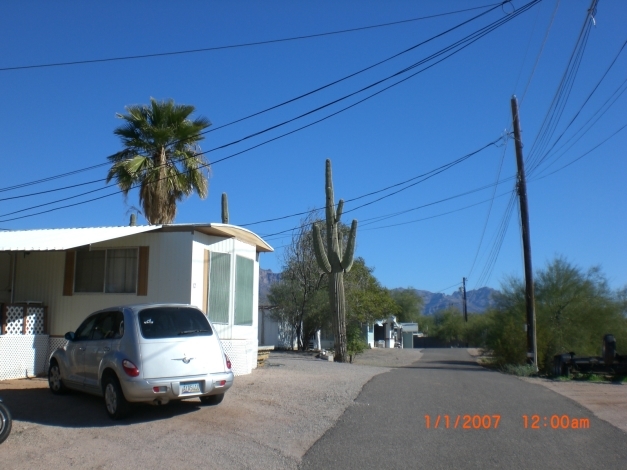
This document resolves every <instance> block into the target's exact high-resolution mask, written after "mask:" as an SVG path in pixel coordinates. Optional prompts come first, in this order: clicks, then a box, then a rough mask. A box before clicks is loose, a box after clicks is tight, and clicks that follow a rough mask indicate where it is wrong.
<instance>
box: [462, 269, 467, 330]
mask: <svg viewBox="0 0 627 470" xmlns="http://www.w3.org/2000/svg"><path fill="white" fill-rule="evenodd" d="M462 298H463V299H464V304H463V308H464V321H465V322H466V323H468V306H467V305H466V278H465V277H462Z"/></svg>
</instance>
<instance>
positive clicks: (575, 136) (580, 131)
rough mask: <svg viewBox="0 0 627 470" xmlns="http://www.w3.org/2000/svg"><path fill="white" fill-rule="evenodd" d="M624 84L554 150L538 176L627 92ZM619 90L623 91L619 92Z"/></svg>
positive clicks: (626, 82) (625, 82)
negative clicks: (549, 160) (550, 158)
mask: <svg viewBox="0 0 627 470" xmlns="http://www.w3.org/2000/svg"><path fill="white" fill-rule="evenodd" d="M626 84H627V79H626V80H625V81H624V82H623V83H622V84H621V85H620V86H619V88H618V89H616V90H615V91H614V93H613V94H612V96H610V97H609V98H608V99H607V100H606V101H605V102H604V103H603V105H602V106H601V107H600V108H599V109H597V111H596V112H595V113H594V114H593V115H592V116H590V118H589V119H588V120H587V121H586V122H584V123H583V124H582V125H581V126H580V127H579V129H578V130H577V131H576V132H574V133H573V135H572V136H571V137H570V138H568V139H567V140H566V141H565V142H564V143H563V144H562V145H561V146H560V147H559V148H558V149H556V150H555V152H554V153H553V155H551V156H552V157H554V158H553V159H552V160H551V162H550V163H548V164H547V165H545V166H544V168H543V169H542V170H541V172H540V173H539V174H538V175H542V173H544V172H545V171H546V170H548V168H550V167H551V166H553V165H554V164H555V163H556V162H557V161H558V160H559V159H560V158H562V157H563V156H564V155H565V154H566V152H567V151H568V150H570V149H571V148H572V147H573V146H574V145H575V144H576V143H577V142H579V141H580V140H581V139H582V138H583V137H584V136H585V135H586V134H587V133H588V132H589V131H590V130H591V129H592V128H593V127H594V126H595V125H596V123H597V122H599V120H600V119H601V118H602V117H603V115H605V113H606V112H607V111H609V109H610V108H611V107H612V106H613V105H614V104H615V103H616V102H617V101H618V99H619V98H620V97H621V96H622V94H623V93H625V91H627V87H626V86H625V85H626ZM621 88H623V89H622V90H621ZM610 100H611V103H610V104H609V106H607V108H605V109H603V107H604V106H605V105H606V104H607V103H608V102H610ZM599 113H600V114H599ZM597 114H598V116H597ZM593 119H594V121H593ZM591 121H593V122H592V124H590V122H591ZM588 124H590V126H588V128H587V129H585V130H583V129H584V127H586V126H587V125H588ZM573 139H574V140H573ZM571 141H572V143H570V145H569V146H568V147H567V148H566V149H565V150H564V151H563V152H562V153H561V154H559V155H558V156H555V154H557V153H558V152H559V151H560V150H562V149H563V148H564V147H566V145H568V143H569V142H571ZM534 178H535V175H534V177H532V178H531V179H532V180H533V179H534Z"/></svg>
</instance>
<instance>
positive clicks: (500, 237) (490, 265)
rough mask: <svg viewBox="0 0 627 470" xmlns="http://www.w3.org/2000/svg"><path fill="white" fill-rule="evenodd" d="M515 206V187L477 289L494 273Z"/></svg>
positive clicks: (479, 278) (476, 285)
mask: <svg viewBox="0 0 627 470" xmlns="http://www.w3.org/2000/svg"><path fill="white" fill-rule="evenodd" d="M514 207H516V190H515V189H514V190H512V191H511V193H510V199H509V202H508V204H507V207H506V209H505V213H504V214H503V217H502V219H501V223H500V225H499V228H498V231H497V233H496V235H495V238H494V241H493V243H492V248H491V250H490V252H489V254H488V258H487V261H486V264H485V265H484V267H483V270H482V271H481V274H480V275H479V277H478V279H477V282H476V284H475V289H476V288H477V287H479V286H481V285H485V284H487V282H488V280H489V279H490V276H491V275H492V270H493V269H494V266H495V264H496V260H497V259H498V256H499V253H500V251H501V247H502V246H503V241H504V240H505V235H506V234H507V229H508V228H509V223H510V220H511V218H512V213H513V210H514Z"/></svg>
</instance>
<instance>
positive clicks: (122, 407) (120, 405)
mask: <svg viewBox="0 0 627 470" xmlns="http://www.w3.org/2000/svg"><path fill="white" fill-rule="evenodd" d="M102 390H103V392H104V400H105V409H106V410H107V414H108V415H109V418H111V419H122V418H125V417H126V416H127V415H128V414H129V412H130V411H131V405H130V403H129V402H128V401H126V398H124V393H123V392H122V387H120V382H118V379H117V377H115V376H113V375H107V376H106V377H105V378H104V380H103V382H102Z"/></svg>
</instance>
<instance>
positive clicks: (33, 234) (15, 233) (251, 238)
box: [0, 224, 274, 252]
mask: <svg viewBox="0 0 627 470" xmlns="http://www.w3.org/2000/svg"><path fill="white" fill-rule="evenodd" d="M194 230H195V231H198V232H201V233H204V234H206V235H213V236H218V237H225V238H236V239H238V240H240V241H242V242H244V243H247V244H249V245H252V246H254V247H255V248H256V250H257V251H259V252H270V251H274V249H273V248H272V247H271V246H270V245H268V244H267V243H266V242H265V241H264V240H263V239H262V238H261V237H260V236H259V235H257V234H255V233H253V232H251V231H250V230H247V229H245V228H242V227H238V226H236V225H229V224H171V225H139V226H123V227H88V228H59V229H45V230H11V231H6V232H0V251H56V250H60V251H63V250H70V249H72V248H77V247H81V246H88V245H92V244H94V243H99V242H104V241H107V240H114V239H116V238H122V237H128V236H131V235H137V234H138V233H144V232H183V231H194Z"/></svg>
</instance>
